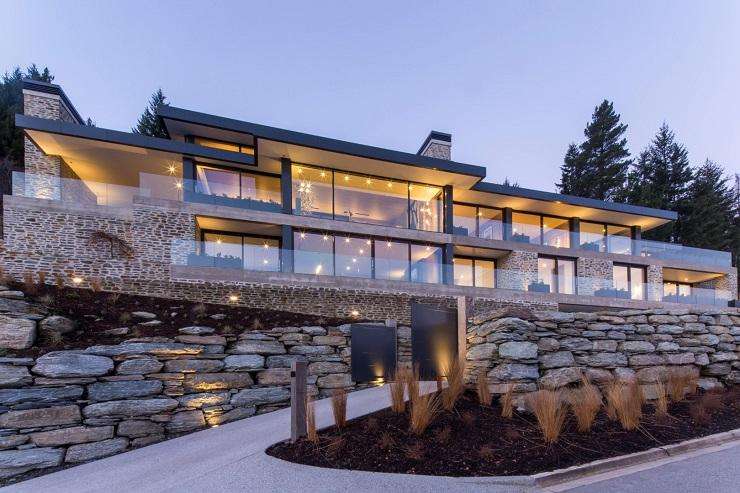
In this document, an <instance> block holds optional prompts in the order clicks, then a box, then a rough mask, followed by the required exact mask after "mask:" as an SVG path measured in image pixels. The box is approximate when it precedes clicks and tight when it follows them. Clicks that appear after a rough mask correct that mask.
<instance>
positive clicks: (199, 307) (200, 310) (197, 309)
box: [193, 303, 208, 318]
mask: <svg viewBox="0 0 740 493" xmlns="http://www.w3.org/2000/svg"><path fill="white" fill-rule="evenodd" d="M207 313H208V307H206V305H205V303H197V304H196V305H195V306H193V315H195V318H203V317H205V316H206V314H207Z"/></svg>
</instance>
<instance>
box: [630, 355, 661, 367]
mask: <svg viewBox="0 0 740 493" xmlns="http://www.w3.org/2000/svg"><path fill="white" fill-rule="evenodd" d="M665 362H666V360H665V357H664V356H663V355H662V354H635V355H633V356H630V358H629V364H630V366H655V365H662V364H665Z"/></svg>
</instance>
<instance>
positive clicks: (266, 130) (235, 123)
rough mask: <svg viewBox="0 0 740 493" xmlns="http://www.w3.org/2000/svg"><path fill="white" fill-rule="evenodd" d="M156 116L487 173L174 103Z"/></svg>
mask: <svg viewBox="0 0 740 493" xmlns="http://www.w3.org/2000/svg"><path fill="white" fill-rule="evenodd" d="M157 115H159V116H160V117H162V118H164V119H165V123H166V120H168V119H169V120H176V121H181V122H186V123H194V124H197V125H203V126H206V127H212V128H218V129H221V130H229V131H232V132H241V133H247V134H251V135H254V136H255V137H257V138H262V139H268V140H274V141H277V142H283V143H287V144H294V145H300V146H305V147H311V148H314V149H320V150H325V151H331V152H337V153H340V154H348V155H352V156H357V157H365V158H369V159H376V160H379V161H389V162H393V163H397V164H404V165H409V166H416V167H420V168H427V169H433V170H438V171H444V172H448V173H456V174H461V175H468V176H473V177H476V178H479V179H482V178H485V176H486V168H485V167H483V166H475V165H472V164H465V163H458V162H455V161H447V160H445V159H437V158H431V157H427V156H419V155H417V154H411V153H408V152H401V151H394V150H390V149H383V148H381V147H373V146H368V145H364V144H356V143H354V142H346V141H343V140H337V139H331V138H328V137H320V136H318V135H311V134H306V133H301V132H294V131H292V130H285V129H281V128H276V127H269V126H266V125H259V124H256V123H250V122H245V121H240V120H234V119H231V118H225V117H221V116H215V115H209V114H206V113H200V112H197V111H191V110H185V109H182V108H175V107H173V106H160V107H159V108H158V109H157Z"/></svg>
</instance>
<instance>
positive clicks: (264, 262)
mask: <svg viewBox="0 0 740 493" xmlns="http://www.w3.org/2000/svg"><path fill="white" fill-rule="evenodd" d="M212 247H213V245H210V246H209V242H201V241H196V240H174V241H173V242H172V265H175V266H182V267H207V268H214V269H221V272H223V280H232V281H233V280H234V279H233V275H231V274H228V272H229V271H232V272H233V271H251V272H278V271H282V270H286V271H287V272H292V273H296V274H309V275H318V276H334V277H353V278H364V279H377V280H383V281H400V282H413V283H425V284H439V285H441V284H442V283H443V278H444V272H445V271H448V272H450V273H452V272H453V268H452V265H448V264H443V263H439V262H434V261H431V260H430V259H429V258H427V259H422V260H420V261H403V260H397V259H396V260H392V259H383V258H373V257H371V256H370V255H369V254H368V255H365V256H362V255H342V254H332V253H331V252H317V251H306V250H287V249H282V248H279V247H276V246H272V245H271V244H268V243H265V244H264V245H262V246H260V245H249V246H246V245H245V246H244V248H243V249H241V250H240V249H237V250H236V251H232V253H233V254H231V255H230V254H223V253H217V254H214V253H213V252H214V251H215V250H214V249H213V248H212ZM220 251H223V252H226V251H228V250H224V249H220ZM208 252H210V253H208ZM214 276H216V278H217V277H218V274H217V273H214V272H209V274H208V278H209V279H213V278H214ZM485 279H486V281H485V282H486V285H483V286H481V285H477V286H476V287H479V288H497V289H505V290H513V291H527V292H530V293H540V294H543V295H548V294H561V295H574V296H575V295H577V296H587V297H593V298H594V304H598V303H599V302H598V299H599V298H601V299H605V300H606V299H615V300H635V301H653V302H661V301H665V302H671V303H680V304H685V305H710V306H727V305H728V302H729V301H730V300H732V299H733V297H732V293H731V292H730V291H727V290H721V289H705V288H693V287H692V288H691V294H690V295H683V296H677V295H666V294H664V289H663V284H662V283H646V282H632V283H630V284H629V285H627V284H622V283H619V282H615V281H614V280H611V279H602V278H596V277H584V276H557V275H555V276H550V277H549V278H548V279H540V278H539V277H538V275H537V273H529V272H523V271H516V270H507V269H495V270H494V271H493V272H492V275H487V276H486V277H485ZM458 285H462V284H458ZM465 285H466V286H471V287H472V281H471V284H465Z"/></svg>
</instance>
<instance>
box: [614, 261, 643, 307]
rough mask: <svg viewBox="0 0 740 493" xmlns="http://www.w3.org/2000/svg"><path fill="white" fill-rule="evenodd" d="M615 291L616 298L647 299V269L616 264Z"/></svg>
mask: <svg viewBox="0 0 740 493" xmlns="http://www.w3.org/2000/svg"><path fill="white" fill-rule="evenodd" d="M613 278H614V289H615V291H616V297H618V298H631V299H633V300H644V299H645V294H646V290H645V278H646V274H645V268H644V267H635V266H631V265H618V264H615V265H614V268H613Z"/></svg>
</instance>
